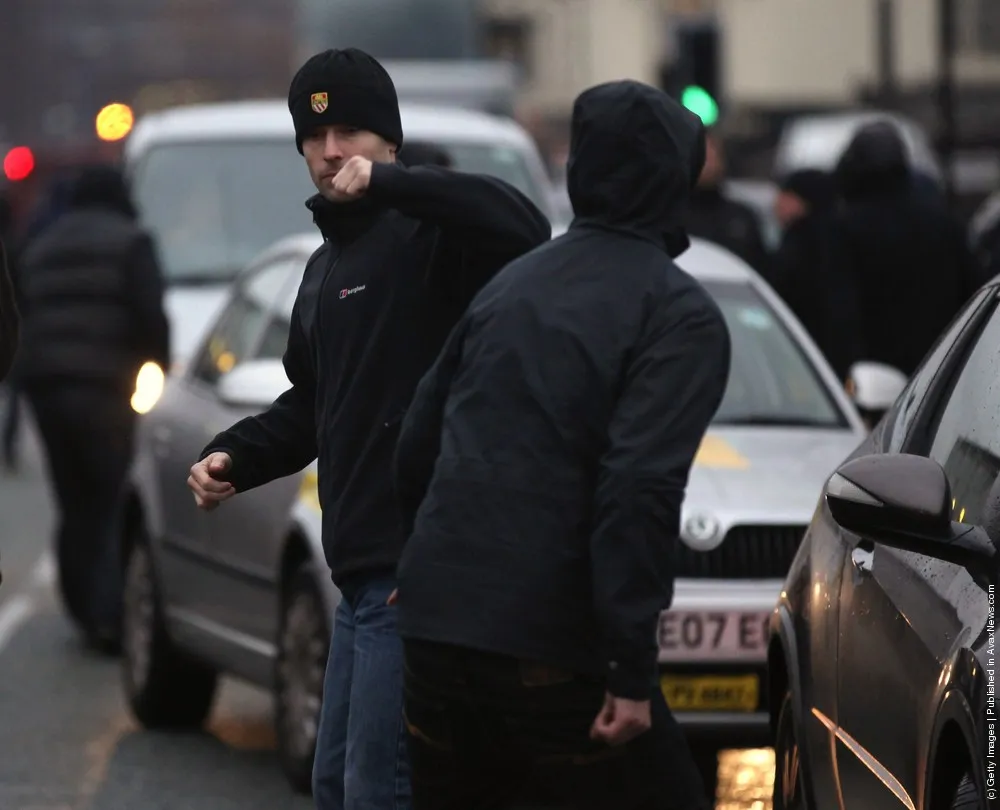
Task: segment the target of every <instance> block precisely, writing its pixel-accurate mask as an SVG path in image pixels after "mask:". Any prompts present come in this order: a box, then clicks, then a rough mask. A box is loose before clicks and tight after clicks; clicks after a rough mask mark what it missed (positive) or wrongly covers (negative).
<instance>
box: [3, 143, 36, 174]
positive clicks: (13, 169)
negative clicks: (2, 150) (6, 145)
mask: <svg viewBox="0 0 1000 810" xmlns="http://www.w3.org/2000/svg"><path fill="white" fill-rule="evenodd" d="M34 170H35V156H34V155H33V154H32V153H31V150H30V149H29V148H28V147H27V146H15V147H14V148H13V149H11V150H10V151H9V152H8V153H7V155H6V156H5V157H4V159H3V173H4V174H5V175H6V176H7V179H8V180H10V181H11V182H12V183H16V182H17V181H18V180H24V179H26V178H27V177H28V176H29V175H30V174H31V173H32V172H33V171H34Z"/></svg>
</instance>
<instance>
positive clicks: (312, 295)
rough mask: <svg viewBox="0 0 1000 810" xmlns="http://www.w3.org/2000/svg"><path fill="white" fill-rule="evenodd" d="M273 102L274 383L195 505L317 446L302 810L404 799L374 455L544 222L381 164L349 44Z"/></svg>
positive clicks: (498, 187) (396, 139)
mask: <svg viewBox="0 0 1000 810" xmlns="http://www.w3.org/2000/svg"><path fill="white" fill-rule="evenodd" d="M288 106H289V110H290V111H291V115H292V121H293V123H294V126H295V137H296V144H297V145H298V148H299V151H300V152H301V153H302V154H303V156H304V157H305V160H306V164H307V166H308V169H309V172H310V175H311V177H312V179H313V182H314V183H315V185H316V187H317V189H318V191H319V194H317V195H316V196H315V197H313V198H312V199H310V200H309V202H308V206H309V208H310V209H311V210H312V212H313V215H314V219H315V221H316V224H317V225H318V226H319V229H320V231H321V232H322V234H323V237H324V240H325V241H324V243H323V245H322V246H321V247H320V248H319V249H318V250H317V251H316V253H315V254H313V256H312V258H311V259H310V260H309V263H308V265H307V266H306V270H305V275H304V277H303V280H302V285H301V287H300V288H299V292H298V297H297V299H296V301H295V305H294V307H293V310H292V326H291V333H290V335H289V338H288V347H287V350H286V352H285V356H284V365H285V371H286V373H287V375H288V379H289V381H290V382H291V388H289V390H288V391H287V392H285V393H284V394H282V395H281V396H280V397H279V398H278V399H277V400H276V401H275V403H274V404H273V405H272V406H271V407H270V408H269V409H268V410H267V411H265V412H264V413H262V414H260V415H259V416H253V417H250V418H248V419H244V420H243V421H241V422H238V423H236V424H235V425H233V427H231V428H230V429H229V430H226V431H224V432H223V433H221V434H219V435H218V436H217V437H215V439H213V440H212V442H211V443H210V444H209V445H208V447H206V449H205V451H204V453H203V454H202V460H201V461H199V462H198V463H197V464H195V465H194V467H193V468H192V470H191V477H190V479H189V483H190V485H191V488H192V489H193V490H194V493H195V496H196V499H197V502H198V504H199V505H200V506H202V507H203V508H211V507H213V506H216V505H217V504H218V503H220V502H221V501H223V500H225V499H227V498H229V497H231V496H232V495H233V494H234V493H237V492H246V491H247V490H250V489H253V488H254V487H258V486H260V485H262V484H265V483H267V482H268V481H271V480H273V479H275V478H279V477H281V476H285V475H290V474H292V473H295V472H298V471H299V470H301V469H302V468H303V467H305V466H306V465H307V464H308V463H309V462H311V461H312V460H313V459H314V458H316V456H317V454H318V456H319V500H320V503H321V505H322V507H323V548H324V551H325V552H326V559H327V562H328V563H329V565H330V569H331V571H332V573H333V580H334V582H335V583H336V584H337V586H338V588H339V589H340V591H341V593H342V595H343V599H342V600H341V602H340V606H339V607H338V609H337V615H336V618H335V626H334V631H333V639H332V642H331V645H330V655H329V663H328V665H327V669H326V683H325V686H324V693H323V707H322V715H321V719H320V727H319V732H318V737H317V742H316V757H315V765H314V768H313V796H314V799H315V801H316V806H317V808H318V810H344V808H346V810H355V809H357V810H367V809H368V808H389V807H392V808H398V810H405V809H406V808H407V807H408V803H409V781H408V779H407V770H406V768H407V762H406V758H405V752H406V745H405V731H404V730H403V725H402V666H403V662H402V645H401V643H400V640H399V637H398V635H397V634H396V628H395V623H396V611H397V608H396V607H395V606H393V605H390V604H388V600H389V596H390V594H391V593H392V591H393V589H394V588H395V570H396V564H397V562H398V561H399V553H400V551H401V549H402V547H403V540H404V536H403V534H402V532H401V530H400V520H399V515H398V512H397V510H396V504H395V499H394V496H393V490H392V454H393V451H394V449H395V446H396V435H397V433H398V431H399V424H400V422H401V421H402V418H403V414H404V413H405V411H406V408H407V406H408V405H409V404H410V399H411V397H412V395H413V391H414V389H415V388H416V385H417V382H418V381H419V380H420V377H421V376H422V375H423V373H424V372H425V371H426V370H427V369H428V368H429V367H430V365H431V364H432V363H433V362H434V358H435V357H436V356H437V353H438V351H439V350H440V348H441V346H442V344H443V343H444V341H445V339H446V338H447V336H448V333H449V331H450V330H451V328H452V326H453V325H454V323H455V322H456V321H457V320H458V318H459V317H460V315H461V314H462V311H463V310H464V309H465V307H466V305H467V304H468V302H469V300H470V299H471V298H472V296H473V294H474V293H475V292H476V291H477V290H478V289H479V288H480V287H481V286H482V285H483V283H485V282H486V280H487V279H489V278H490V277H491V276H492V275H493V274H494V273H496V272H497V270H499V269H500V268H501V267H502V266H503V265H504V264H505V263H506V262H508V261H510V260H511V259H513V258H515V257H517V256H519V255H521V254H522V253H525V252H527V251H528V250H530V249H531V248H533V247H535V246H537V245H539V244H542V243H543V242H546V241H547V240H548V239H549V238H550V236H551V227H550V225H549V223H548V221H547V220H546V219H545V217H544V215H543V214H542V213H541V212H540V211H539V210H538V209H537V208H536V207H535V206H534V205H533V204H532V203H531V202H530V201H529V200H528V199H527V198H526V197H525V196H524V195H523V194H521V193H520V192H518V191H517V190H516V189H514V188H513V187H511V186H509V185H508V184H506V183H504V182H502V181H500V180H497V179H494V178H492V177H486V176H480V175H470V174H461V173H459V172H454V171H449V170H448V169H443V168H438V167H431V166H421V167H416V168H406V167H404V166H402V165H400V164H399V163H397V162H396V153H397V150H398V148H399V147H400V146H401V145H402V142H403V132H402V125H401V121H400V114H399V105H398V102H397V98H396V90H395V88H394V86H393V84H392V80H391V79H390V77H389V74H388V73H387V72H386V71H385V69H384V68H383V67H382V66H381V65H380V64H379V63H378V62H377V61H376V60H375V59H373V58H372V57H371V56H369V55H368V54H365V53H363V52H362V51H359V50H357V49H354V48H349V49H344V50H332V51H326V52H324V53H321V54H318V55H316V56H314V57H312V58H311V59H309V60H308V61H307V62H306V63H305V65H303V67H302V68H301V69H300V70H299V72H298V73H297V74H296V76H295V78H294V79H293V80H292V83H291V88H290V90H289V97H288Z"/></svg>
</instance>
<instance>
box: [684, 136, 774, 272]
mask: <svg viewBox="0 0 1000 810" xmlns="http://www.w3.org/2000/svg"><path fill="white" fill-rule="evenodd" d="M705 154H706V157H705V166H704V168H703V169H702V172H701V176H700V177H699V178H698V185H697V187H696V188H695V190H694V192H692V194H691V202H690V205H689V206H688V213H687V217H686V220H685V223H686V225H687V230H688V233H690V234H691V236H696V237H699V238H700V239H707V240H708V241H709V242H714V243H715V244H717V245H721V246H722V247H724V248H726V249H727V250H729V251H731V252H732V253H735V254H736V255H737V256H739V257H740V258H741V259H743V261H745V262H746V263H747V264H749V265H750V266H751V267H752V268H753V269H754V270H756V271H757V272H758V273H760V274H761V275H762V276H764V277H765V278H768V277H769V275H770V256H769V254H768V250H767V246H766V242H765V240H764V231H763V228H762V227H761V223H760V220H759V219H758V217H757V214H755V213H754V211H753V209H752V208H750V206H748V205H745V204H743V203H741V202H739V201H738V200H734V199H731V198H730V197H728V196H726V194H725V191H724V189H723V181H724V180H725V174H726V164H725V156H724V154H723V151H722V144H721V143H720V142H719V140H718V138H717V136H716V135H715V134H714V133H712V132H709V133H708V135H707V136H706V152H705Z"/></svg>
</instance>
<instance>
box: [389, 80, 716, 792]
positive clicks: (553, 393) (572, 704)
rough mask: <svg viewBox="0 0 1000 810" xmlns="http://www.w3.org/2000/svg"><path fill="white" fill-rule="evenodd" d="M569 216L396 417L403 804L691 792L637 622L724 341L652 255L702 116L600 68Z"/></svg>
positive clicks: (480, 307) (655, 587)
mask: <svg viewBox="0 0 1000 810" xmlns="http://www.w3.org/2000/svg"><path fill="white" fill-rule="evenodd" d="M571 132H572V135H571V139H572V140H571V147H570V159H569V163H568V177H569V184H568V188H569V194H570V198H571V200H572V202H573V209H574V212H575V218H574V220H573V222H572V225H571V226H570V228H569V231H568V232H567V233H566V234H565V235H564V236H562V237H559V238H558V239H555V240H553V241H552V242H550V243H549V244H548V245H545V246H543V247H541V248H539V249H537V250H535V251H533V252H532V253H530V254H528V255H527V256H524V257H522V258H521V259H519V260H517V261H515V262H513V263H511V264H510V265H508V266H507V267H506V268H505V269H504V270H503V271H502V272H500V273H499V274H498V275H497V276H496V278H494V279H493V280H492V281H491V282H490V283H489V284H487V285H486V287H485V288H484V289H483V290H482V292H480V293H479V295H477V296H476V297H475V299H473V301H472V304H471V305H470V306H469V309H468V310H467V312H466V313H465V315H464V316H463V318H462V319H461V321H460V322H459V323H458V325H457V326H456V328H455V329H454V331H453V332H452V334H451V336H450V338H449V340H448V343H447V345H446V346H445V348H444V350H443V352H442V354H441V355H440V357H439V358H438V360H437V362H436V363H435V365H434V367H433V368H432V369H431V370H430V372H429V373H428V374H427V375H426V376H425V377H424V378H423V380H421V382H420V385H419V387H418V388H417V392H416V394H415V396H414V399H413V404H412V405H411V407H410V409H409V410H408V412H407V414H406V417H405V419H404V420H403V426H402V428H401V430H400V435H399V444H398V448H397V455H396V489H397V493H398V497H399V499H400V503H401V504H402V509H403V518H404V526H405V528H406V529H407V531H408V532H409V540H408V541H407V543H406V547H405V549H404V550H403V555H402V558H401V559H400V563H399V589H398V594H397V596H396V599H397V601H398V604H399V632H400V634H401V635H402V637H403V640H404V649H405V660H406V666H405V687H406V688H405V709H406V718H407V724H408V726H409V730H410V745H411V756H412V761H413V763H412V767H413V771H412V782H413V791H414V794H413V795H414V808H415V810H445V809H446V808H448V809H451V808H454V809H455V810H457V809H458V808H469V807H484V806H486V804H485V801H486V799H488V798H490V799H492V800H493V801H494V802H495V805H494V804H490V806H497V807H500V806H507V805H506V804H504V801H505V800H506V801H510V802H511V803H512V805H511V806H513V804H514V803H516V801H525V802H526V803H527V804H529V805H531V806H534V803H536V802H537V803H539V804H542V805H545V806H558V807H574V808H578V810H585V809H586V808H594V809H595V810H596V809H597V808H602V809H603V808H609V807H614V808H618V809H619V810H630V809H631V808H636V810H638V808H651V809H652V808H660V807H668V806H669V807H674V808H702V807H709V806H711V805H710V804H709V802H708V799H707V798H706V797H705V796H704V795H703V792H704V791H703V786H702V783H701V778H700V775H699V774H698V770H697V766H696V764H695V762H694V761H693V759H692V757H691V752H690V750H689V749H688V748H687V744H686V742H685V741H684V738H683V735H682V733H681V731H680V728H679V726H678V725H677V724H676V722H675V721H674V720H673V718H672V715H671V714H670V711H669V709H668V707H667V705H666V703H665V702H664V697H663V694H662V693H661V691H660V687H659V683H658V677H657V675H658V673H657V652H658V650H657V643H656V628H657V625H658V621H659V617H660V614H661V612H662V611H664V610H666V609H667V608H669V607H670V604H671V600H672V596H673V581H674V571H673V566H672V560H673V557H674V549H675V547H676V545H677V543H678V542H679V533H680V513H681V503H682V501H683V498H684V490H685V487H686V485H687V480H688V476H689V472H690V469H691V464H692V462H693V460H694V456H695V452H696V450H697V448H698V446H699V444H700V442H701V440H702V438H703V436H704V433H705V431H706V429H707V428H708V425H709V422H710V421H711V419H712V417H713V416H714V414H715V411H716V409H717V408H718V406H719V403H720V401H721V399H722V395H723V391H724V390H725V386H726V383H727V380H728V375H729V364H730V338H729V332H728V330H727V327H726V324H725V321H724V320H723V317H722V314H721V313H720V311H719V309H718V307H717V306H716V304H715V303H714V301H713V300H712V298H711V297H710V296H709V294H708V293H707V292H706V291H705V289H704V288H703V287H702V286H701V285H700V284H699V283H698V282H697V281H695V280H694V279H693V278H692V277H691V276H689V275H688V274H686V273H685V272H684V271H682V270H681V269H680V268H679V267H678V266H677V265H676V264H675V263H674V261H673V259H674V257H676V256H678V255H680V253H682V252H683V251H684V250H685V249H686V248H687V246H688V239H687V236H686V234H685V232H684V229H683V225H684V213H685V207H686V205H687V202H688V198H689V195H690V192H691V188H692V186H693V185H694V183H695V180H696V178H697V176H698V174H699V171H700V169H701V165H702V161H703V159H704V130H703V128H702V125H701V121H700V120H699V119H698V118H697V117H696V116H694V115H692V114H691V113H690V112H688V111H687V110H685V109H684V108H683V107H681V106H680V105H678V104H677V103H676V102H674V101H673V100H672V99H671V98H670V97H669V96H668V95H667V94H665V93H663V92H661V91H659V90H656V89H654V88H652V87H648V86H646V85H643V84H640V83H637V82H632V81H622V82H613V83H609V84H604V85H599V86H597V87H594V88H591V89H590V90H587V91H585V92H584V93H583V94H582V95H581V96H580V97H579V98H578V99H577V100H576V102H575V105H574V109H573V117H572V129H571Z"/></svg>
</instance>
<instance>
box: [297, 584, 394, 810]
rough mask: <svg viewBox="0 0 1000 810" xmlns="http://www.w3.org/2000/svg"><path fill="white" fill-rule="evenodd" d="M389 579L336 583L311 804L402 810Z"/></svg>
mask: <svg viewBox="0 0 1000 810" xmlns="http://www.w3.org/2000/svg"><path fill="white" fill-rule="evenodd" d="M395 587H396V583H395V580H394V579H393V578H391V577H389V576H378V577H368V578H361V579H360V580H358V581H355V582H351V583H350V584H349V585H347V586H345V587H343V588H341V593H342V594H343V599H342V600H341V602H340V606H339V607H338V608H337V615H336V617H335V619H334V627H333V640H332V641H331V643H330V658H329V660H328V661H327V665H326V682H325V683H324V685H323V708H322V710H321V712H320V723H319V733H318V737H317V740H316V761H315V764H314V766H313V798H314V800H315V802H316V810H410V806H411V802H410V767H409V758H408V753H407V750H406V745H407V740H406V727H405V726H404V724H403V644H402V641H401V640H400V638H399V636H398V635H397V633H396V607H395V606H391V607H390V606H389V605H386V600H387V599H388V598H389V594H390V593H392V590H393V588H395Z"/></svg>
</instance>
